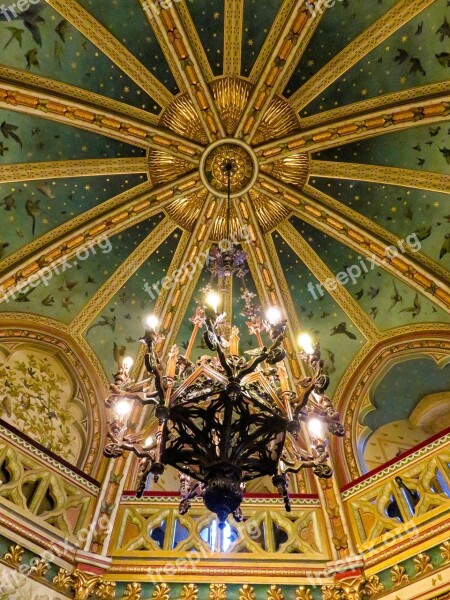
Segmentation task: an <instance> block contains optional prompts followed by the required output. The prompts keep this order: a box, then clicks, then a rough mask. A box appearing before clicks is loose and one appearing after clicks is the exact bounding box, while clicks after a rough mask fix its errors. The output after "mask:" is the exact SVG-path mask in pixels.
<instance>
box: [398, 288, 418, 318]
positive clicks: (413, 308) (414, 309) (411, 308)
mask: <svg viewBox="0 0 450 600" xmlns="http://www.w3.org/2000/svg"><path fill="white" fill-rule="evenodd" d="M421 310H422V305H421V303H420V300H419V294H417V293H416V295H415V296H414V302H413V306H408V307H407V308H402V309H401V310H400V311H399V313H402V312H410V313H411V316H412V317H417V315H418V314H419V313H420V311H421Z"/></svg>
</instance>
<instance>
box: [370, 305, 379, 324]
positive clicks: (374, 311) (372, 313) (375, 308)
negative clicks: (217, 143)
mask: <svg viewBox="0 0 450 600" xmlns="http://www.w3.org/2000/svg"><path fill="white" fill-rule="evenodd" d="M377 314H378V306H372V308H371V309H370V316H371V317H372V319H373V320H374V321H375V319H376V318H377Z"/></svg>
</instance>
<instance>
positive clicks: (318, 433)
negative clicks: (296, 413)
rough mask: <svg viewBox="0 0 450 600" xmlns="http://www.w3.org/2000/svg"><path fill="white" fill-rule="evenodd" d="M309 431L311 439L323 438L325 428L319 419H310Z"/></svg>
mask: <svg viewBox="0 0 450 600" xmlns="http://www.w3.org/2000/svg"><path fill="white" fill-rule="evenodd" d="M308 431H309V433H310V435H311V437H314V438H319V439H322V438H323V426H322V422H321V421H319V419H310V420H309V421H308Z"/></svg>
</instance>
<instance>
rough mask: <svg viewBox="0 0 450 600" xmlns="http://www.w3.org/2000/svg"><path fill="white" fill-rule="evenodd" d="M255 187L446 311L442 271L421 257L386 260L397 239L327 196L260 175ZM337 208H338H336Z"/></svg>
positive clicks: (448, 299)
mask: <svg viewBox="0 0 450 600" xmlns="http://www.w3.org/2000/svg"><path fill="white" fill-rule="evenodd" d="M257 185H258V187H259V188H260V189H261V190H262V191H263V192H264V193H265V194H266V195H267V196H269V197H270V198H273V199H274V200H278V201H280V202H281V203H282V204H283V205H284V206H286V207H288V208H290V209H291V211H292V212H293V214H294V215H296V216H298V217H300V218H301V219H303V220H304V221H306V222H307V223H309V224H310V225H312V226H313V227H316V228H318V229H319V230H321V231H323V232H324V233H326V234H327V235H331V237H334V238H335V239H337V240H338V241H340V242H342V243H344V244H345V245H346V246H348V247H349V248H352V249H354V250H356V251H357V252H358V253H363V254H364V255H366V256H372V255H373V256H375V257H376V258H377V259H378V260H380V261H383V268H384V269H385V270H386V271H388V272H390V273H392V274H393V275H395V276H396V277H398V278H399V279H402V280H403V281H405V282H406V283H408V285H412V286H413V287H415V288H416V289H417V288H419V289H420V291H421V293H422V294H423V295H425V296H426V297H427V298H429V299H430V300H431V301H432V302H434V303H435V304H437V305H438V306H440V307H441V308H443V309H444V310H447V311H448V310H449V308H450V294H449V291H448V284H447V279H446V277H447V276H446V274H445V271H443V270H442V268H441V267H440V266H439V265H435V263H434V262H433V261H431V260H429V259H427V258H426V257H424V256H421V257H417V256H414V257H413V256H412V251H411V250H410V254H408V253H406V252H405V253H403V254H401V255H399V256H398V257H397V258H393V259H389V258H387V257H386V255H385V248H386V247H388V246H390V245H396V242H398V238H397V237H396V236H394V235H392V234H390V233H388V232H387V231H385V230H384V229H382V228H381V227H379V226H377V225H375V224H374V223H372V222H370V221H368V219H366V217H364V216H363V215H360V214H359V213H356V212H355V211H353V210H351V209H349V208H348V207H344V206H343V205H342V204H341V203H339V202H337V201H336V200H334V199H333V198H331V197H330V196H327V195H326V194H323V193H322V192H319V191H318V190H316V189H314V188H311V187H310V186H305V188H304V190H303V191H300V190H297V189H294V188H293V187H289V186H287V185H284V184H282V183H281V182H280V181H276V180H274V179H273V178H271V177H268V176H267V175H264V174H263V173H260V175H259V183H258V184H257ZM337 205H338V206H337Z"/></svg>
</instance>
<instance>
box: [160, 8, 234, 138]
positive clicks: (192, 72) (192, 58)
mask: <svg viewBox="0 0 450 600" xmlns="http://www.w3.org/2000/svg"><path fill="white" fill-rule="evenodd" d="M157 13H158V11H156V12H155V15H154V21H155V27H159V30H160V32H161V36H162V37H163V39H164V40H165V42H166V44H167V45H168V46H169V47H171V48H173V51H174V58H175V60H176V63H177V67H178V71H179V73H180V77H181V78H182V79H183V81H184V85H185V88H186V89H187V90H188V94H189V97H190V99H191V100H192V102H193V104H194V108H195V110H196V112H197V115H198V117H199V119H200V122H201V123H202V125H203V128H204V131H205V133H206V135H207V136H208V139H209V141H213V140H215V139H217V138H218V137H225V130H224V128H223V125H222V123H221V121H220V117H219V114H218V112H217V108H216V106H215V104H214V99H213V97H212V94H211V91H210V89H209V87H208V84H207V82H206V80H205V77H204V75H203V73H202V71H201V68H200V65H199V62H198V59H197V56H196V55H195V53H194V50H193V49H192V45H191V42H190V39H189V35H188V33H187V31H186V29H185V27H184V24H183V23H182V21H181V19H180V17H179V15H178V12H177V10H176V9H175V6H173V5H171V7H170V8H166V9H162V10H161V11H160V12H159V14H157Z"/></svg>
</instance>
